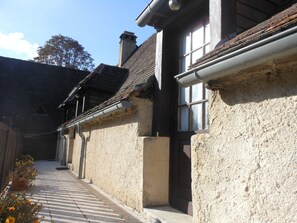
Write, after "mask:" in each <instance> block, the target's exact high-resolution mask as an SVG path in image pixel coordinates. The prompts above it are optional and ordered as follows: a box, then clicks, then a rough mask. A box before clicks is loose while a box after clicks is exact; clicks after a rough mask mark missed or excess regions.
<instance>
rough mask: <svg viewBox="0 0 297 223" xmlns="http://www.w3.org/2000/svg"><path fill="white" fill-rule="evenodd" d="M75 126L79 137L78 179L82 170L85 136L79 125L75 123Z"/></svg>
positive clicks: (80, 177)
mask: <svg viewBox="0 0 297 223" xmlns="http://www.w3.org/2000/svg"><path fill="white" fill-rule="evenodd" d="M76 126H77V132H78V135H79V136H80V138H81V145H80V157H79V167H78V179H82V171H83V164H84V155H85V146H86V137H85V136H84V134H83V133H82V131H81V128H80V125H79V124H77V125H76Z"/></svg>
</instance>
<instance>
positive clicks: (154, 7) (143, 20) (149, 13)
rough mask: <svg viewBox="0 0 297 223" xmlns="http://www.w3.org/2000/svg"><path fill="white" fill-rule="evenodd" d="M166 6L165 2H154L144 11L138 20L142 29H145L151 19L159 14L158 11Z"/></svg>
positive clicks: (159, 0) (153, 0) (162, 0)
mask: <svg viewBox="0 0 297 223" xmlns="http://www.w3.org/2000/svg"><path fill="white" fill-rule="evenodd" d="M163 4H164V0H152V1H151V2H150V3H149V4H148V5H147V6H146V7H145V9H144V10H143V11H142V13H141V14H140V15H139V16H138V17H137V18H136V23H137V25H138V26H140V27H144V26H145V25H147V24H148V22H149V21H150V20H151V18H152V17H153V16H154V15H156V14H158V13H157V11H158V10H159V9H160V8H161V6H162V5H163Z"/></svg>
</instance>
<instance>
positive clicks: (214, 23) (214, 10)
mask: <svg viewBox="0 0 297 223" xmlns="http://www.w3.org/2000/svg"><path fill="white" fill-rule="evenodd" d="M209 23H210V30H211V38H212V39H211V44H210V46H211V49H213V48H214V47H215V46H216V44H217V43H218V42H219V41H221V40H222V39H224V38H225V37H227V36H228V35H229V34H231V33H234V32H236V0H211V1H209Z"/></svg>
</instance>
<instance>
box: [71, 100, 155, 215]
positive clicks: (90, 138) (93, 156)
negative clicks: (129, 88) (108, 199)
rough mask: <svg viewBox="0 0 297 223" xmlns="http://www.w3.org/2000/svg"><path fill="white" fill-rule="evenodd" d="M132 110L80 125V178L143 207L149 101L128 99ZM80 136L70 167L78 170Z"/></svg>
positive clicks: (131, 204) (138, 208)
mask: <svg viewBox="0 0 297 223" xmlns="http://www.w3.org/2000/svg"><path fill="white" fill-rule="evenodd" d="M132 101H133V105H134V106H135V107H134V111H132V112H130V113H129V114H121V115H115V116H113V117H109V118H108V119H106V120H103V121H100V120H99V121H97V122H93V123H91V124H88V125H85V126H82V129H83V134H84V135H85V137H86V153H85V157H84V170H83V177H85V178H86V179H88V180H91V181H92V183H94V184H95V185H97V186H98V187H100V188H101V189H102V190H104V191H105V192H107V193H109V194H111V195H112V196H114V197H115V198H117V199H118V200H120V201H121V202H123V203H124V204H126V205H128V206H130V207H132V208H134V209H136V210H138V211H140V210H141V209H142V206H143V202H142V196H143V195H142V192H143V146H142V144H143V143H142V142H141V141H139V139H138V138H139V136H149V135H150V134H151V123H152V121H151V120H152V102H151V101H150V100H149V99H139V98H132ZM80 144H81V139H80V137H79V135H78V134H76V137H75V140H74V143H73V158H72V167H73V170H74V171H75V172H76V173H78V168H79V157H80Z"/></svg>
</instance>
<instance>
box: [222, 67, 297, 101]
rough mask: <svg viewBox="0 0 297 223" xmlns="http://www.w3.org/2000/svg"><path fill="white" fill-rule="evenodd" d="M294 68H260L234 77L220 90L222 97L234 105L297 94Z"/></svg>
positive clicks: (296, 79)
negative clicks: (268, 69)
mask: <svg viewBox="0 0 297 223" xmlns="http://www.w3.org/2000/svg"><path fill="white" fill-rule="evenodd" d="M295 67H296V66H295ZM293 68H294V66H290V67H287V68H285V69H281V70H278V69H277V68H273V69H270V71H267V70H258V71H257V72H253V73H250V74H242V75H237V76H236V77H232V79H233V80H231V78H230V81H229V84H228V86H225V87H224V88H222V89H220V90H219V93H220V95H221V99H222V100H223V101H224V102H225V103H226V104H227V105H230V106H232V105H236V104H245V103H251V102H255V103H259V102H263V101H265V100H269V99H275V98H283V97H289V96H293V95H297V87H296V86H297V75H296V71H295V70H294V69H293ZM227 82H228V81H227Z"/></svg>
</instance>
